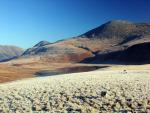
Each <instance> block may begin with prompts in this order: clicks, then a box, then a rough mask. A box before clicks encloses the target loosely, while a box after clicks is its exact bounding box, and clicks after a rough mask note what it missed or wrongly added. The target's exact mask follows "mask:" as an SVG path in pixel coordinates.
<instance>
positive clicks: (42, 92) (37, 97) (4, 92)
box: [0, 70, 150, 113]
mask: <svg viewBox="0 0 150 113" xmlns="http://www.w3.org/2000/svg"><path fill="white" fill-rule="evenodd" d="M133 111H135V113H136V112H137V113H149V112H150V72H149V71H148V70H145V71H141V70H140V71H138V70H137V71H136V70H135V71H134V70H129V71H127V72H124V71H123V70H120V71H118V70H113V71H108V70H103V71H93V72H86V73H75V74H67V75H59V76H50V77H43V78H42V77H41V78H32V79H26V80H21V81H16V82H11V83H5V84H1V85H0V113H53V112H54V113H55V112H56V113H66V112H68V113H99V112H100V113H101V112H102V113H111V112H112V113H114V112H116V113H119V112H121V113H130V112H133Z"/></svg>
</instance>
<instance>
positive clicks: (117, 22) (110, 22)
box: [107, 20, 133, 24]
mask: <svg viewBox="0 0 150 113" xmlns="http://www.w3.org/2000/svg"><path fill="white" fill-rule="evenodd" d="M107 23H108V24H133V23H132V22H130V21H127V20H111V21H109V22H107Z"/></svg>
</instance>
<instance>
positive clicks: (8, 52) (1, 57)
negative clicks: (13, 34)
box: [0, 45, 23, 61]
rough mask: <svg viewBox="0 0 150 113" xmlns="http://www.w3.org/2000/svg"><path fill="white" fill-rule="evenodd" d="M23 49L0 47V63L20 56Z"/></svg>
mask: <svg viewBox="0 0 150 113" xmlns="http://www.w3.org/2000/svg"><path fill="white" fill-rule="evenodd" d="M22 53H23V49H21V48H19V47H16V46H3V45H0V61H7V60H9V59H12V58H15V57H18V56H20V55H21V54H22Z"/></svg>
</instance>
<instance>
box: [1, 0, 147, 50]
mask: <svg viewBox="0 0 150 113" xmlns="http://www.w3.org/2000/svg"><path fill="white" fill-rule="evenodd" d="M115 19H123V20H129V21H133V22H150V1H149V0H0V44H1V45H16V46H20V47H22V48H29V47H32V46H33V45H35V44H36V43H38V42H39V41H41V40H47V41H50V42H54V41H57V40H60V39H64V38H69V37H73V36H77V35H80V34H82V33H84V32H86V31H88V30H90V29H92V28H95V27H97V26H99V25H101V24H103V23H105V22H107V21H109V20H115Z"/></svg>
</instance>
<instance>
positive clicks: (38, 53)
mask: <svg viewBox="0 0 150 113" xmlns="http://www.w3.org/2000/svg"><path fill="white" fill-rule="evenodd" d="M147 42H150V23H132V22H129V21H124V20H114V21H109V22H107V23H105V24H103V25H101V26H99V27H97V28H95V29H92V30H90V31H88V32H86V33H84V34H82V35H80V36H77V37H73V38H70V39H67V40H61V41H57V42H55V43H49V42H47V41H41V42H40V43H38V44H36V45H35V46H34V47H32V48H30V49H28V50H26V51H25V52H24V53H23V55H22V56H21V57H22V58H33V57H38V59H39V60H43V61H50V62H88V63H90V62H89V61H91V60H89V59H91V58H92V59H93V60H92V61H99V62H97V63H101V62H103V61H105V60H104V59H105V58H104V56H105V55H106V54H108V55H109V53H110V54H111V53H116V52H120V51H127V50H128V49H130V48H132V46H133V47H134V45H137V44H143V43H147ZM135 47H136V46H135ZM137 50H138V49H137ZM149 50H150V49H149V48H146V51H147V52H149ZM128 54H135V56H136V54H141V53H140V52H137V51H132V52H130V53H128ZM103 55H104V56H103ZM100 56H103V58H101V57H100ZM117 56H118V55H117ZM125 56H126V55H123V54H122V58H121V59H122V60H123V59H124V58H123V57H125ZM129 56H130V55H129ZM143 58H144V57H143ZM87 59H88V60H87ZM106 59H107V61H109V60H110V59H109V57H108V56H107V58H106ZM115 59H117V57H116V58H115ZM140 59H141V57H140ZM118 60H120V59H118ZM131 60H132V59H131ZM124 61H129V60H125V59H124ZM137 61H138V60H137Z"/></svg>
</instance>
